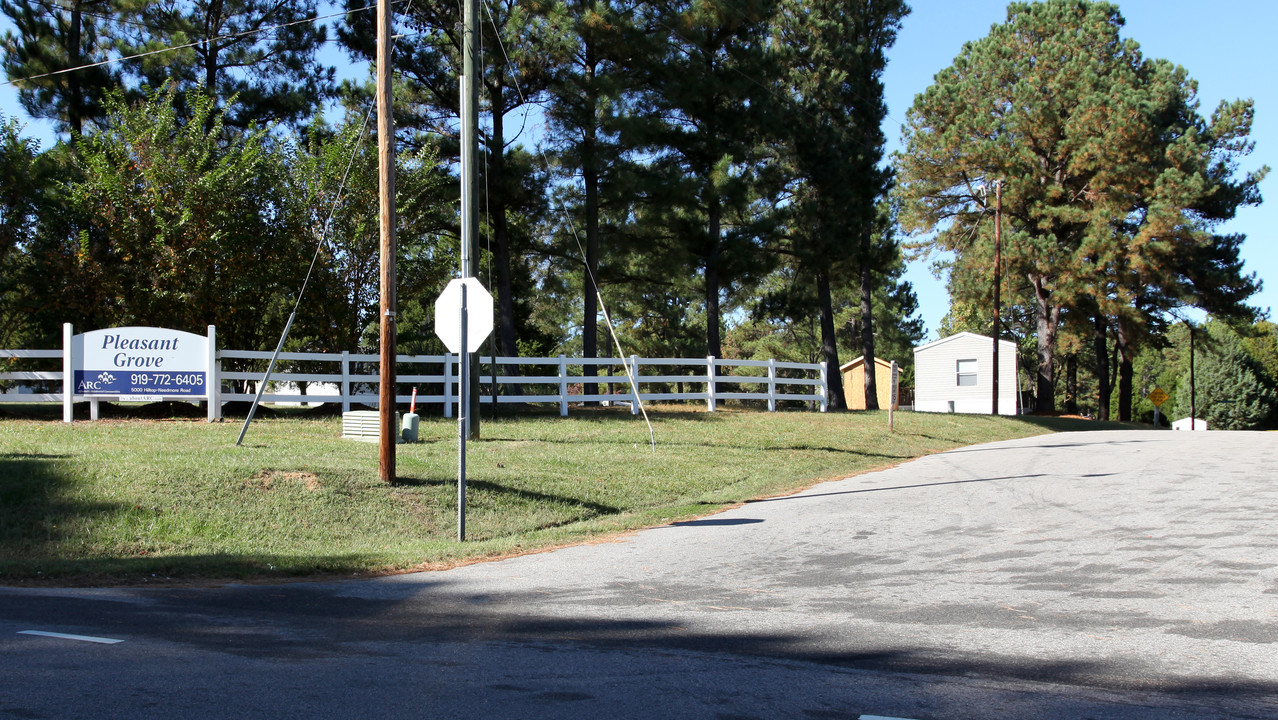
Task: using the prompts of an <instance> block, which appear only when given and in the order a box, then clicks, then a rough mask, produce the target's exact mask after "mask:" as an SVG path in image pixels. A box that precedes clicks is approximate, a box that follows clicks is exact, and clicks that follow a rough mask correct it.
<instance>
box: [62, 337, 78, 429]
mask: <svg viewBox="0 0 1278 720" xmlns="http://www.w3.org/2000/svg"><path fill="white" fill-rule="evenodd" d="M74 337H75V333H74V332H73V331H72V328H71V323H62V422H65V423H69V422H71V416H72V412H73V411H74V409H75V366H76V357H75V343H74V342H73V341H72V338H74Z"/></svg>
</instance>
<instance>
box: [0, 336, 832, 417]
mask: <svg viewBox="0 0 1278 720" xmlns="http://www.w3.org/2000/svg"><path fill="white" fill-rule="evenodd" d="M270 357H271V353H269V352H258V351H251V350H218V351H217V360H218V362H217V365H216V368H215V371H214V375H215V377H213V378H211V379H210V386H211V387H212V388H214V389H215V391H216V393H217V398H216V402H214V403H211V407H210V408H209V419H210V420H213V419H216V418H219V417H221V414H222V413H221V406H222V404H223V403H227V402H235V401H246V402H251V401H252V400H253V398H254V394H253V393H251V392H240V391H238V390H237V388H240V389H244V388H250V387H252V385H253V384H254V383H257V382H260V381H261V379H262V373H263V372H264V371H265V368H266V363H267V361H269V359H270ZM5 358H23V359H30V360H42V359H43V360H53V359H57V360H62V359H63V351H62V350H0V363H3V361H4V359H5ZM396 359H397V366H398V368H399V372H398V373H397V378H396V380H397V390H398V393H397V395H396V400H397V402H398V403H399V404H403V405H407V404H408V402H409V401H410V399H411V397H412V396H411V392H412V390H413V388H414V387H417V388H419V389H420V390H422V391H424V392H419V394H418V396H417V403H418V404H419V405H440V406H442V412H443V414H444V416H445V417H452V415H453V407H454V405H455V404H456V402H457V383H458V366H457V361H458V358H457V356H456V355H451V354H449V355H400V356H397V358H396ZM225 360H237V361H240V362H237V363H235V364H237V365H239V366H241V367H251V366H252V365H251V364H250V363H252V362H253V361H257V362H256V363H255V364H256V365H257V366H259V369H256V370H255V371H232V370H223V369H222V362H223V361H225ZM378 360H379V356H378V355H366V354H357V353H350V352H343V353H281V354H280V357H279V364H278V365H277V367H276V372H274V373H273V374H272V375H271V384H270V385H268V388H267V392H266V393H264V394H263V396H262V401H263V402H267V403H340V404H341V406H342V410H343V411H347V410H350V409H351V407H352V406H353V405H362V406H368V407H376V406H377V405H378V393H377V383H378ZM245 361H248V362H245ZM297 363H308V364H312V363H321V364H327V365H329V366H330V367H331V371H328V372H298V371H295V370H294V369H292V368H293V367H294V366H296V364H297ZM480 364H481V369H482V371H481V373H480V386H481V395H482V402H485V403H492V402H493V401H494V400H495V401H496V402H497V403H509V404H513V403H553V404H557V405H558V406H559V414H560V415H564V416H566V415H568V407H569V404H570V403H586V402H604V403H612V404H625V405H629V407H630V410H631V412H632V413H638V412H639V408H638V405H637V404H636V403H635V402H634V400H635V397H634V391H633V390H632V389H631V384H630V378H629V377H627V374H626V366H629V368H630V371H631V372H632V373H633V374H634V376H635V379H636V381H637V382H636V384H637V385H638V387H639V398H640V399H641V400H642V401H643V402H664V401H694V402H702V401H703V402H705V404H706V409H707V410H708V411H711V412H713V411H714V410H715V409H716V408H717V406H718V405H719V404H720V403H721V402H723V401H725V400H752V401H760V402H761V403H766V406H767V409H768V410H770V411H776V409H777V407H778V405H779V404H781V403H785V402H789V403H810V404H812V405H813V406H814V407H817V408H819V409H820V410H821V411H822V412H824V411H825V410H826V407H827V401H828V385H827V379H828V369H827V368H826V366H825V364H824V363H793V362H781V361H777V360H727V359H723V358H715V357H706V358H691V359H689V358H641V357H638V356H635V355H632V356H630V357H629V358H627V359H625V360H622V359H619V358H598V359H587V358H569V357H566V356H564V355H560V356H558V357H539V358H522V357H518V358H511V357H499V358H497V366H498V368H499V369H498V371H497V373H496V384H497V386H498V387H499V389H500V391H499V392H498V393H497V394H496V396H495V397H494V395H493V392H492V385H493V380H494V377H493V369H492V364H493V363H492V358H491V357H483V358H481V360H480ZM64 365H65V363H64ZM512 366H513V367H515V368H517V369H516V371H515V372H513V373H511V374H507V373H508V372H509V370H508V368H510V367H512ZM0 367H3V365H2V364H0ZM587 367H592V368H594V369H595V371H596V373H597V374H596V375H594V376H590V375H586V374H585V372H584V371H585V368H587ZM525 373H527V374H525ZM645 373H647V374H645ZM4 381H8V382H9V383H16V384H18V388H17V389H19V390H22V389H23V388H26V389H28V390H30V388H32V387H33V386H34V387H36V388H40V387H41V386H43V387H44V389H53V388H55V387H58V386H60V387H61V390H62V392H36V391H27V392H16V393H15V392H13V391H12V390H10V391H9V392H6V393H0V403H24V402H45V403H54V402H56V403H64V401H65V398H66V395H65V393H66V392H70V391H71V389H72V387H73V385H72V383H71V378H70V372H69V370H67V369H66V368H65V367H64V369H63V370H61V371H55V370H49V371H35V370H29V371H15V372H0V383H3V382H4ZM314 384H320V385H321V387H323V388H325V389H326V390H327V391H328V392H335V394H327V393H325V394H315V393H303V392H300V391H298V390H296V389H292V388H300V387H303V386H307V385H314ZM588 384H594V385H597V386H598V391H597V392H595V393H594V394H590V395H587V394H585V387H586V385H588ZM610 390H611V392H610ZM106 399H109V398H95V397H92V396H83V395H72V398H71V400H72V402H82V401H87V402H90V403H91V405H92V417H97V407H96V406H97V403H98V402H99V401H100V400H106ZM166 399H172V400H185V401H190V400H191V398H189V397H186V398H183V397H172V398H166Z"/></svg>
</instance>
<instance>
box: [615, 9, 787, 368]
mask: <svg viewBox="0 0 1278 720" xmlns="http://www.w3.org/2000/svg"><path fill="white" fill-rule="evenodd" d="M771 12H772V3H771V0H748V1H747V2H743V3H733V4H727V5H725V4H721V3H715V2H710V1H709V0H687V1H686V2H684V1H682V0H673V1H669V2H661V3H654V4H652V5H651V6H649V12H648V14H647V15H645V17H644V18H643V21H642V22H643V23H644V24H645V27H646V30H647V31H648V32H649V33H650V34H652V35H653V36H655V37H660V38H663V39H666V41H667V42H665V43H664V44H658V45H653V46H651V49H652V50H653V54H636V55H635V56H634V57H633V58H632V60H631V62H630V63H628V69H629V71H630V72H632V73H634V74H635V75H636V77H637V82H638V83H639V84H640V85H641V86H642V87H643V88H644V93H643V97H642V99H640V100H639V101H638V102H640V103H642V104H644V105H646V106H647V107H646V108H645V112H644V113H643V114H642V115H641V116H635V117H632V118H631V119H630V121H629V122H628V123H627V128H626V134H625V138H626V142H627V144H631V145H633V146H634V147H636V148H638V149H640V151H641V152H644V153H646V154H648V156H649V157H650V161H649V162H648V163H646V169H647V174H646V180H645V187H644V188H643V189H642V190H641V192H642V193H643V194H644V195H645V198H644V202H645V203H646V204H647V212H648V214H647V217H648V218H650V219H651V220H652V221H654V222H656V223H658V224H659V225H660V226H661V228H662V229H663V231H664V234H665V238H664V239H665V242H664V243H662V244H661V245H658V246H654V247H653V248H652V252H653V254H662V255H665V256H666V257H667V258H669V257H678V258H680V259H681V260H682V261H683V263H684V264H685V265H686V266H688V267H691V268H696V269H697V270H698V271H699V272H700V276H701V277H700V280H701V285H702V297H703V299H704V303H705V315H706V327H705V330H706V342H705V353H706V354H707V355H714V356H716V357H719V356H721V355H722V352H723V347H722V330H723V316H724V309H725V308H724V303H725V302H732V301H733V299H734V295H735V294H736V293H737V292H738V291H739V290H740V289H741V288H742V287H743V286H745V285H748V284H749V282H751V279H752V278H755V277H758V276H760V275H761V274H762V272H764V271H766V265H765V264H763V263H762V262H761V261H762V260H763V259H764V258H763V256H762V255H761V254H760V253H759V252H758V249H759V246H760V234H761V233H762V232H765V231H766V229H767V228H768V227H769V225H768V222H767V220H766V219H765V218H764V217H763V215H764V214H765V213H761V212H760V209H761V208H760V207H759V205H758V201H759V199H760V187H759V185H758V184H757V183H756V180H757V178H758V177H759V175H758V173H759V172H760V164H761V163H762V162H763V160H764V155H763V153H762V147H761V145H760V140H761V138H762V136H761V135H760V133H759V128H760V127H762V126H763V124H764V123H765V122H766V116H765V114H764V113H763V108H764V106H765V103H764V102H763V101H762V99H763V97H764V96H765V95H766V92H765V90H766V88H765V87H764V86H763V85H762V84H761V83H760V82H759V80H758V78H761V77H768V76H770V75H771V74H772V73H771V71H770V70H768V63H769V62H770V58H769V57H768V54H767V52H766V51H765V50H766V45H765V42H764V40H765V38H766V31H767V28H768V24H767V23H768V21H769V20H770V17H771Z"/></svg>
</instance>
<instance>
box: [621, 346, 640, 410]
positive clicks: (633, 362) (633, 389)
mask: <svg viewBox="0 0 1278 720" xmlns="http://www.w3.org/2000/svg"><path fill="white" fill-rule="evenodd" d="M622 364H623V365H624V364H625V361H622ZM630 397H631V399H632V400H633V402H631V403H630V414H631V415H638V414H639V356H638V355H631V356H630Z"/></svg>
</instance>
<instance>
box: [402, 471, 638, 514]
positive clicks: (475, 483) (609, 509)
mask: <svg viewBox="0 0 1278 720" xmlns="http://www.w3.org/2000/svg"><path fill="white" fill-rule="evenodd" d="M395 484H396V485H402V486H405V487H422V488H440V487H449V486H455V485H456V484H457V479H456V478H450V479H448V480H436V479H429V478H414V477H403V476H401V477H398V478H396V480H395ZM466 488H467V490H469V491H475V492H484V493H492V494H493V495H497V496H505V497H509V498H515V499H518V500H522V501H524V502H527V503H534V504H535V503H554V504H556V505H561V506H562V505H568V506H571V507H579V508H583V509H585V510H589V511H590V512H592V513H594V514H595V515H596V516H598V515H616V514H617V513H620V512H621V509H620V508H617V507H613V506H612V505H603V504H601V503H594V502H589V501H586V500H582V499H580V498H575V497H569V496H567V495H551V494H548V493H540V492H533V491H531V490H521V489H518V488H511V487H506V486H505V485H499V484H497V483H495V482H491V481H488V480H473V479H470V478H467V480H466ZM579 519H580V518H573V520H572V522H576V521H577V520H579Z"/></svg>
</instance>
